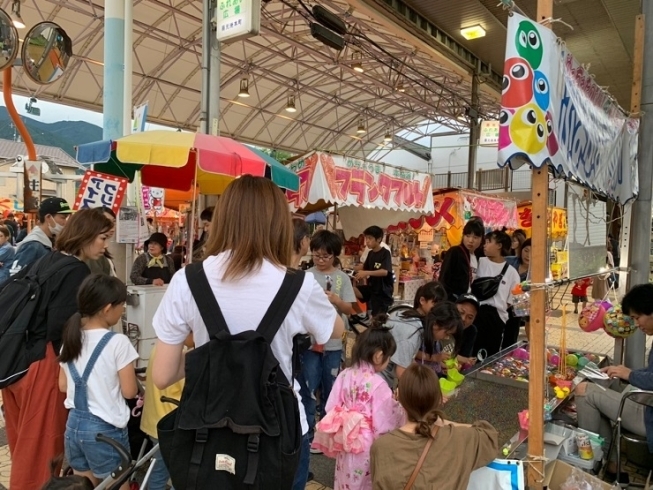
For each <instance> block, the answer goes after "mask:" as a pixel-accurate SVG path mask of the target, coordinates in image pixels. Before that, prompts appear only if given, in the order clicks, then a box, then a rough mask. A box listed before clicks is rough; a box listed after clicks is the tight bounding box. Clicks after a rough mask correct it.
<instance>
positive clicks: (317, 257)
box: [313, 255, 333, 262]
mask: <svg viewBox="0 0 653 490" xmlns="http://www.w3.org/2000/svg"><path fill="white" fill-rule="evenodd" d="M332 258H333V255H313V260H316V261H320V262H325V261H327V260H330V259H332Z"/></svg>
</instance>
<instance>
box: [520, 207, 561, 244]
mask: <svg viewBox="0 0 653 490" xmlns="http://www.w3.org/2000/svg"><path fill="white" fill-rule="evenodd" d="M517 216H518V223H517V228H519V229H521V230H524V233H526V237H527V238H530V237H531V228H532V227H533V206H532V205H531V203H522V204H520V205H519V206H518V207H517ZM548 229H549V238H552V239H553V240H561V239H563V238H565V237H566V236H567V210H566V209H563V208H555V207H549V208H548Z"/></svg>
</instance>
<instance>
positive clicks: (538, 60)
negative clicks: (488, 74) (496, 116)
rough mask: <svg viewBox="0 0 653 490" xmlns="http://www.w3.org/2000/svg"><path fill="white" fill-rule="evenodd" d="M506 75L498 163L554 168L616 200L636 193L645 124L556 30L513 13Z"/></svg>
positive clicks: (560, 174) (502, 100)
mask: <svg viewBox="0 0 653 490" xmlns="http://www.w3.org/2000/svg"><path fill="white" fill-rule="evenodd" d="M503 72H504V76H503V93H502V96H501V106H502V109H501V117H500V129H499V166H505V165H510V167H511V168H513V169H515V168H518V167H519V166H520V165H522V164H524V163H528V164H532V165H533V166H535V167H537V168H540V167H542V166H544V165H549V166H551V167H552V168H553V169H554V171H555V172H556V174H557V175H558V176H561V177H567V178H572V179H574V180H576V181H578V182H580V183H581V184H583V185H585V186H587V187H589V188H591V189H592V190H594V191H595V192H597V193H599V194H601V195H603V196H607V197H609V198H611V199H613V200H615V201H618V202H621V203H625V202H627V201H628V200H630V199H634V198H635V197H636V196H637V194H638V192H639V187H638V177H637V138H638V131H639V121H638V120H637V119H634V118H629V117H627V116H625V115H624V112H623V110H622V109H621V108H620V107H619V105H618V104H617V103H616V102H615V101H614V99H613V98H611V97H610V95H609V94H607V93H606V92H605V91H604V90H603V89H602V88H601V87H599V86H598V85H597V84H596V82H595V81H594V78H593V77H592V76H591V75H590V74H589V73H588V72H587V71H586V70H585V68H584V67H583V66H582V65H580V63H578V61H577V60H576V59H575V58H574V57H573V55H572V54H571V53H570V52H569V51H568V49H567V47H566V46H565V44H564V43H560V42H558V39H557V38H556V36H555V34H554V33H553V32H552V31H551V30H550V29H548V28H546V27H543V26H541V25H539V24H537V23H535V22H533V21H531V20H529V19H528V18H526V17H524V16H522V15H519V14H516V13H515V14H513V15H512V16H510V17H509V19H508V39H507V43H506V61H505V65H504V70H503Z"/></svg>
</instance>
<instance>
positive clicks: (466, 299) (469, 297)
mask: <svg viewBox="0 0 653 490" xmlns="http://www.w3.org/2000/svg"><path fill="white" fill-rule="evenodd" d="M458 303H470V304H472V305H474V307H475V308H476V311H478V310H479V309H480V308H481V303H479V301H478V299H476V296H474V295H473V294H461V295H460V296H458V299H457V300H456V304H458Z"/></svg>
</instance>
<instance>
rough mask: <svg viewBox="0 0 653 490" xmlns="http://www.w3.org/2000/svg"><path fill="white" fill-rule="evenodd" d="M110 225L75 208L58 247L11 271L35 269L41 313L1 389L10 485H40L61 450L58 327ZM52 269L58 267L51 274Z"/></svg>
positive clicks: (25, 488)
mask: <svg viewBox="0 0 653 490" xmlns="http://www.w3.org/2000/svg"><path fill="white" fill-rule="evenodd" d="M112 229H113V223H112V222H111V221H110V220H109V219H108V218H107V217H106V216H105V215H104V212H103V211H102V209H100V208H96V209H83V210H81V211H78V212H77V213H75V214H73V215H72V216H71V217H70V219H69V220H68V221H67V222H66V225H65V226H64V228H63V230H62V231H61V233H59V235H57V243H56V249H57V250H56V251H54V252H50V253H48V254H47V255H45V256H43V258H41V259H40V260H39V261H37V262H35V263H34V264H32V265H30V266H29V267H28V268H26V269H24V270H21V271H20V272H19V274H18V275H17V276H15V277H22V276H25V275H27V274H32V273H34V274H36V276H37V277H40V276H41V277H43V278H44V282H43V283H42V284H41V293H40V296H39V309H40V311H42V312H43V314H39V315H38V317H37V319H36V320H37V324H35V325H33V327H32V328H30V333H31V346H30V349H29V351H28V355H29V357H30V360H31V361H32V362H31V364H30V367H29V370H28V372H27V374H26V375H25V376H24V377H23V378H21V379H19V380H18V381H17V382H15V383H14V384H12V385H10V386H8V387H7V388H5V389H3V390H2V401H3V403H4V409H5V420H6V430H7V439H8V440H9V451H10V453H11V459H12V467H11V477H10V480H9V483H10V487H11V488H20V489H21V490H39V489H40V488H41V487H42V486H43V484H44V483H45V482H46V481H48V479H49V478H50V471H49V463H50V461H52V460H53V459H55V458H56V457H57V456H59V455H60V454H61V453H63V451H64V431H65V429H66V418H67V416H68V411H67V410H66V408H65V407H64V400H65V398H66V396H65V394H63V393H61V392H60V391H59V386H58V382H57V380H58V376H59V364H58V362H57V354H58V353H59V350H60V349H61V343H62V331H63V327H64V325H65V323H66V322H67V321H68V319H69V318H70V317H71V316H73V315H74V314H75V313H77V300H76V296H77V290H78V289H79V286H80V285H81V284H82V282H83V281H84V279H85V278H86V277H87V276H88V275H90V273H91V272H90V270H89V268H88V266H87V265H86V264H85V263H84V261H86V260H97V259H98V258H100V257H101V256H102V254H104V251H105V249H106V247H107V245H108V240H109V236H110V233H111V230H112ZM54 270H56V271H57V272H56V273H55V274H52V271H54ZM47 276H49V277H47ZM0 294H1V293H0Z"/></svg>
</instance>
